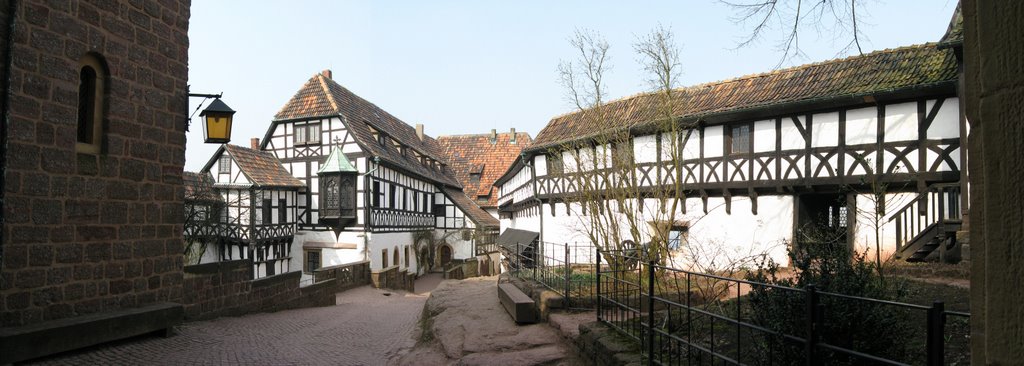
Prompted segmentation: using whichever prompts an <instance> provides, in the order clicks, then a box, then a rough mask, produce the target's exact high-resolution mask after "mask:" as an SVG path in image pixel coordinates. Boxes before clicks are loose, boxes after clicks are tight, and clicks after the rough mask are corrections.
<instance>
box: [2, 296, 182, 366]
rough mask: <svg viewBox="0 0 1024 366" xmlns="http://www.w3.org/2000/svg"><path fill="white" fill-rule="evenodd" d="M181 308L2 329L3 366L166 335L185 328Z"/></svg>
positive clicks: (151, 308) (122, 311) (163, 306)
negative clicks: (103, 344) (132, 339)
mask: <svg viewBox="0 0 1024 366" xmlns="http://www.w3.org/2000/svg"><path fill="white" fill-rule="evenodd" d="M184 315H185V311H184V309H183V308H182V306H181V304H176V303H157V304H151V305H147V306H142V307H138V308H128V309H119V310H115V311H110V312H104V313H97V314H88V315H82V316H77V317H73V318H65V319H57V320H51V321H45V322H41V323H36V324H29V325H25V326H20V327H7V328H0V365H6V364H11V363H15V362H20V361H25V360H31V359H34V358H39V357H43V356H47V355H52V354H56V353H60V352H64V351H70V350H74V349H79V348H83V347H89V346H93V345H97V344H100V343H105V342H110V341H115V340H118V339H124V338H128V337H134V336H138V335H142V334H146V333H152V332H156V331H163V332H164V333H163V334H164V335H165V336H167V335H170V334H171V328H172V327H174V326H175V325H178V324H181V322H182V319H183V318H184Z"/></svg>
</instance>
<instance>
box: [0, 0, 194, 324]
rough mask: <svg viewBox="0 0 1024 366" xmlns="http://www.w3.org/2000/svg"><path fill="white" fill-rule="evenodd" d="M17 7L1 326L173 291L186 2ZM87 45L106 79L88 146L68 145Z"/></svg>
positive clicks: (74, 134)
mask: <svg viewBox="0 0 1024 366" xmlns="http://www.w3.org/2000/svg"><path fill="white" fill-rule="evenodd" d="M9 4H10V2H9V1H3V2H2V3H0V7H2V8H3V9H4V10H3V11H5V12H6V10H7V7H8V5H9ZM16 4H17V6H16V9H15V11H14V14H15V18H14V31H13V34H12V37H13V38H12V39H13V42H12V44H11V45H9V46H11V47H10V49H7V48H5V49H4V54H5V55H7V54H9V55H11V56H12V64H11V66H10V68H9V69H5V70H4V71H5V75H4V76H5V77H6V81H8V82H9V84H10V89H9V92H10V94H9V103H8V104H7V105H6V110H4V111H0V112H2V113H0V116H3V117H4V118H5V120H4V125H3V126H4V128H5V131H3V132H4V134H3V138H4V139H5V141H2V143H0V145H2V144H4V143H5V144H6V151H7V152H8V153H7V154H5V155H4V156H3V157H2V158H3V161H2V164H3V169H4V171H3V173H4V177H3V180H2V184H3V187H2V190H3V192H4V197H3V198H4V199H3V233H2V240H3V241H2V242H0V253H2V260H0V327H6V326H18V325H25V324H34V323H39V322H43V321H47V320H55V319H62V318H68V317H74V316H78V315H83V314H89V313H97V312H105V311H113V310H119V309H125V308H133V307H139V306H143V305H146V304H150V303H157V302H167V301H169V302H180V301H181V299H182V237H181V236H182V221H183V213H182V209H183V208H182V197H183V187H182V183H181V172H182V168H183V166H184V163H185V157H184V153H185V131H184V130H185V123H184V122H185V121H186V117H187V115H186V110H187V108H188V107H187V96H186V94H187V84H188V80H187V78H188V33H187V32H188V22H189V11H190V10H189V7H190V2H189V1H188V0H185V1H156V0H141V1H128V0H109V1H96V2H92V1H42V0H22V1H17V2H16ZM5 28H6V27H5ZM5 31H6V29H5ZM0 46H4V45H3V44H0ZM87 54H92V55H98V56H99V57H98V58H100V59H101V60H102V61H103V63H104V64H105V68H106V70H100V71H101V73H102V74H103V76H104V77H105V80H106V81H107V84H106V85H107V88H106V90H105V93H104V94H103V95H102V100H103V101H104V103H103V105H104V108H103V109H102V110H103V112H102V118H101V119H100V123H101V126H102V128H103V131H102V139H101V143H100V151H99V153H88V154H87V153H77V152H76V142H77V140H78V127H77V123H78V102H79V84H80V70H81V65H82V64H81V60H82V58H83V56H85V55H87Z"/></svg>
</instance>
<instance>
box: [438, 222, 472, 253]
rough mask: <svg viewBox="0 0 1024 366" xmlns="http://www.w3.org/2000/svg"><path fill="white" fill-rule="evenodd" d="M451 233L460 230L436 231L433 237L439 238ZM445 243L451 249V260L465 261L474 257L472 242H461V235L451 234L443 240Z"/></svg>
mask: <svg viewBox="0 0 1024 366" xmlns="http://www.w3.org/2000/svg"><path fill="white" fill-rule="evenodd" d="M453 231H460V230H445V229H437V230H436V232H437V234H435V237H440V236H441V235H444V234H446V233H449V232H453ZM445 242H446V243H448V245H449V246H451V247H452V259H466V258H469V257H472V256H473V255H474V253H473V240H462V233H455V234H452V235H451V236H449V237H448V238H447V239H446V240H445Z"/></svg>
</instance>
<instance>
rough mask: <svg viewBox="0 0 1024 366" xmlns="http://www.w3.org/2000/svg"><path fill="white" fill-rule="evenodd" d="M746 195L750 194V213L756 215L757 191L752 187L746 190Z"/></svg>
mask: <svg viewBox="0 0 1024 366" xmlns="http://www.w3.org/2000/svg"><path fill="white" fill-rule="evenodd" d="M747 195H749V196H750V213H752V214H754V215H757V191H755V190H754V189H753V188H749V189H748V190H747Z"/></svg>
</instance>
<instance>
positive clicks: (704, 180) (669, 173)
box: [497, 44, 967, 264]
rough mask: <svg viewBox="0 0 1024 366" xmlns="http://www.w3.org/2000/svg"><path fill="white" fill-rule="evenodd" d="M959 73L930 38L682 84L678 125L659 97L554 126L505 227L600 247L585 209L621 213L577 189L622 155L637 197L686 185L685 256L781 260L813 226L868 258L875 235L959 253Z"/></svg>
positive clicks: (512, 176) (513, 174) (517, 191)
mask: <svg viewBox="0 0 1024 366" xmlns="http://www.w3.org/2000/svg"><path fill="white" fill-rule="evenodd" d="M958 76H959V72H958V60H957V58H956V56H955V54H954V51H953V50H951V49H948V48H942V47H941V45H938V44H923V45H915V46H908V47H902V48H898V49H889V50H883V51H877V52H872V53H869V54H865V55H861V56H853V57H849V58H845V59H837V60H830V61H825V62H820V63H815V64H809V65H803V66H798V67H794V68H789V69H783V70H777V71H773V72H768V73H764V74H758V75H751V76H744V77H740V78H736V79H732V80H726V81H720V82H713V83H708V84H702V85H696V86H692V87H686V88H681V89H678V90H676V93H675V96H676V97H675V98H676V100H674V101H672V102H671V103H668V104H670V107H669V108H672V109H671V110H672V112H671V113H672V117H673V118H672V123H674V125H670V126H673V127H674V128H669V129H666V128H665V127H664V126H665V125H664V124H658V123H655V120H657V119H658V117H657V116H658V114H657V113H658V112H657V111H658V110H659V106H660V104H659V103H664V102H662V101H661V100H662V99H659V98H660V96H659V95H655V94H653V93H649V94H640V95H636V96H632V97H628V98H624V99H621V100H616V101H612V102H609V103H607V104H605V105H603V106H602V110H601V111H600V113H597V112H595V111H594V110H589V111H583V112H578V113H572V114H567V115H563V116H559V117H555V118H554V119H552V120H551V121H550V122H549V123H548V125H547V126H546V127H545V128H544V129H543V130H542V131H541V132H540V133H539V134H538V135H537V137H536V139H535V141H534V143H533V144H532V145H531V146H530V147H529V148H528V149H526V150H525V152H526V154H524V157H525V158H524V159H525V160H524V159H520V160H517V161H516V162H515V164H513V166H512V167H511V168H510V170H509V171H507V172H506V173H505V175H504V176H502V177H501V179H499V180H498V181H497V185H498V187H499V188H500V190H499V191H500V193H499V194H500V198H499V205H500V212H501V227H502V230H505V229H507V228H515V229H521V230H528V231H534V232H539V233H540V235H541V240H542V241H557V242H579V243H588V242H589V239H588V233H590V230H591V229H592V228H593V227H592V226H590V225H589V222H590V221H589V220H588V219H587V218H586V217H587V215H593V214H598V215H607V214H609V213H608V212H596V213H595V212H586V210H585V208H586V207H585V206H584V205H581V204H580V199H581V197H584V196H582V195H580V194H578V193H579V191H580V190H582V189H586V188H584V187H585V186H586V185H585V184H583V183H581V182H582V181H581V180H585V179H602V178H599V177H600V174H601V171H602V169H606V170H607V169H609V168H612V167H611V166H602V165H601V164H598V163H595V162H596V161H610V162H611V164H615V162H616V160H615V159H612V158H610V157H611V156H612V155H614V154H622V153H625V154H631V155H630V157H629V159H628V161H630V162H635V169H633V171H632V172H631V173H630V174H629V175H630V176H632V178H630V179H635V180H636V181H637V182H638V183H637V186H638V187H640V188H644V189H646V191H645V190H638V192H651V190H652V189H653V188H655V187H669V186H675V185H677V184H678V185H679V186H680V187H681V190H680V192H681V193H682V194H683V195H685V201H684V202H685V203H684V204H682V205H680V206H679V208H678V218H679V219H678V220H677V221H676V222H672V223H668V224H669V225H672V228H671V234H669V235H670V237H669V238H668V240H667V242H669V244H670V245H669V246H670V247H671V248H673V249H682V248H685V247H686V246H688V245H705V246H707V245H711V246H714V247H716V248H724V249H723V250H722V251H721V253H723V254H726V255H731V256H732V257H734V258H736V257H741V256H757V255H760V254H767V255H768V256H769V257H770V258H772V259H774V260H775V261H777V262H778V263H783V264H785V263H788V258H787V255H786V253H787V251H786V250H787V247H788V246H790V245H792V243H794V241H799V240H802V239H804V237H805V236H807V232H808V228H810V227H812V226H815V225H816V226H824V227H830V228H832V229H834V231H838V232H839V233H841V235H842V236H843V238H842V239H841V240H842V241H845V242H847V243H848V245H850V246H852V247H853V248H856V249H857V250H858V251H862V252H863V251H870V250H873V248H874V247H875V236H874V232H875V230H876V227H875V226H877V230H878V232H879V234H880V236H881V240H880V241H881V243H880V244H881V248H882V252H883V253H885V254H896V255H897V256H898V257H900V258H904V259H907V260H922V259H925V258H927V257H929V256H936V255H938V254H939V253H941V254H942V255H944V256H948V257H950V258H953V257H955V256H956V252H957V251H958V250H959V246H958V245H957V244H956V242H955V232H956V231H957V230H958V229H959V228H960V225H959V222H960V218H961V215H962V212H966V207H965V206H966V204H965V203H966V198H965V197H963V196H962V194H961V192H966V191H967V190H966V189H965V188H966V187H964V185H966V181H967V180H966V176H965V174H964V173H963V172H964V171H965V169H964V165H965V162H966V160H965V159H966V152H965V151H964V147H965V146H966V144H965V138H966V132H967V131H966V128H967V127H966V124H965V121H964V118H963V117H962V113H961V111H962V108H961V102H960V99H959V98H958V93H957V82H958ZM598 114H600V117H599V118H595V117H594V116H595V115H598ZM595 126H596V127H597V128H595ZM617 126H628V133H629V135H628V136H629V137H628V139H624V140H622V141H618V143H617V145H616V144H613V143H609V142H608V141H609V140H608V139H607V138H604V137H606V136H608V134H611V133H619V132H622V131H623V130H622V129H616V127H617ZM670 130H671V131H673V132H671V133H670V132H666V131H670ZM669 146H678V147H679V150H678V151H674V152H669V151H670V150H669ZM580 157H584V158H582V159H581V158H580ZM604 158H607V160H605V159H604ZM599 193H600V192H599ZM590 197H597V196H596V195H592V196H590ZM637 197H638V198H639V197H647V198H643V201H634V205H633V206H631V207H633V208H634V209H635V210H638V211H641V212H642V213H641V214H640V218H641V220H654V218H653V215H652V214H650V213H651V212H655V211H656V210H659V209H663V208H661V207H659V204H658V203H659V202H658V200H657V199H652V198H651V197H650V196H648V195H645V194H644V193H640V194H638V195H637ZM613 206H614V205H613ZM875 212H878V213H880V215H879V216H878V217H875V218H872V217H871V216H872V214H873V213H875ZM620 214H621V213H614V215H620ZM616 220H621V218H617V219H616ZM876 224H877V225H876ZM626 231H627V230H623V232H626ZM623 240H624V241H625V240H629V241H633V242H635V243H644V242H648V241H650V240H652V238H651V237H629V236H628V235H625V237H623ZM693 258H697V257H689V258H678V256H677V259H679V260H682V261H686V260H687V259H690V260H692V259H693ZM705 259H708V258H705Z"/></svg>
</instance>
